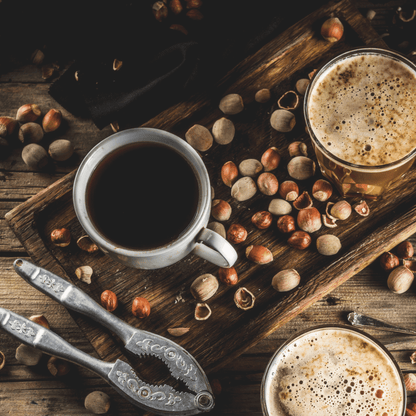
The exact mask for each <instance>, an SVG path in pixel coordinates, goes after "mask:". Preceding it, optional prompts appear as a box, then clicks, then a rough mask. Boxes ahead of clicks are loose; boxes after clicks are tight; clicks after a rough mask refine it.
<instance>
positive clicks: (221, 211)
mask: <svg viewBox="0 0 416 416" xmlns="http://www.w3.org/2000/svg"><path fill="white" fill-rule="evenodd" d="M231 212H232V209H231V205H230V204H229V203H228V202H227V201H224V200H222V199H214V200H213V201H212V205H211V215H212V216H213V217H214V218H215V219H216V220H217V221H227V220H228V219H229V218H230V216H231Z"/></svg>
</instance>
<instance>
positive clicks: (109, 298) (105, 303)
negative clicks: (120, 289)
mask: <svg viewBox="0 0 416 416" xmlns="http://www.w3.org/2000/svg"><path fill="white" fill-rule="evenodd" d="M100 300H101V306H102V307H103V308H105V309H107V310H108V311H109V312H114V311H115V310H116V309H117V306H118V300H117V295H116V294H115V293H114V292H113V291H111V290H108V289H107V290H104V292H103V293H101V297H100Z"/></svg>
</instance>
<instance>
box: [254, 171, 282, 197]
mask: <svg viewBox="0 0 416 416" xmlns="http://www.w3.org/2000/svg"><path fill="white" fill-rule="evenodd" d="M257 187H258V189H259V191H260V192H261V193H262V194H264V195H268V196H271V195H274V194H275V193H276V192H277V190H278V189H279V181H278V180H277V178H276V176H274V175H273V173H270V172H263V173H262V174H260V176H259V177H258V178H257Z"/></svg>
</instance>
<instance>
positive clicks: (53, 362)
mask: <svg viewBox="0 0 416 416" xmlns="http://www.w3.org/2000/svg"><path fill="white" fill-rule="evenodd" d="M47 367H48V370H49V372H50V373H51V374H52V375H53V376H54V377H62V376H66V375H67V374H68V373H69V372H70V370H71V365H70V363H69V362H68V361H65V360H62V359H61V358H57V357H51V358H49V360H48V364H47Z"/></svg>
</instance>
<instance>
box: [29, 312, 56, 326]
mask: <svg viewBox="0 0 416 416" xmlns="http://www.w3.org/2000/svg"><path fill="white" fill-rule="evenodd" d="M29 319H30V320H31V321H32V322H35V323H36V324H38V325H42V326H43V327H44V328H47V329H51V327H50V325H49V322H48V320H47V319H46V318H45V317H44V316H43V315H33V316H31V317H30V318H29Z"/></svg>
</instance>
